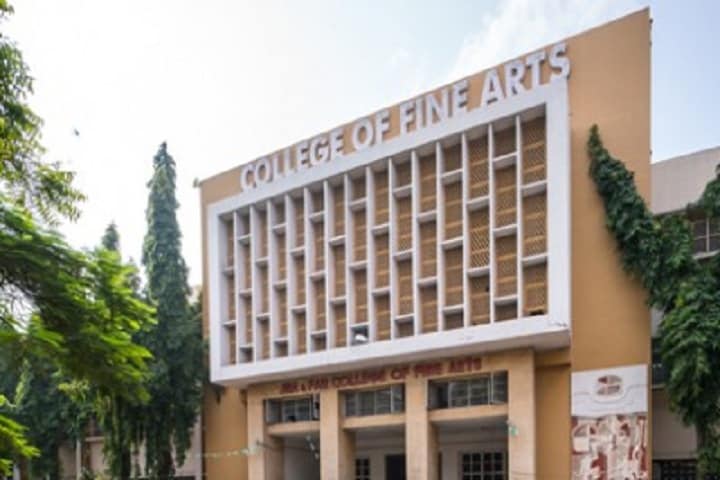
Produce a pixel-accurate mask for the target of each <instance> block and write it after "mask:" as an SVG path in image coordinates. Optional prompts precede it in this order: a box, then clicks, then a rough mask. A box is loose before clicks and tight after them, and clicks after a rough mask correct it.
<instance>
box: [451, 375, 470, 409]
mask: <svg viewBox="0 0 720 480" xmlns="http://www.w3.org/2000/svg"><path fill="white" fill-rule="evenodd" d="M467 404H468V384H467V381H459V382H450V406H451V407H464V406H466V405H467Z"/></svg>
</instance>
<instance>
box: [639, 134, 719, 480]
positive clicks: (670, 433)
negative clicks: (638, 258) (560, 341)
mask: <svg viewBox="0 0 720 480" xmlns="http://www.w3.org/2000/svg"><path fill="white" fill-rule="evenodd" d="M719 167H720V147H716V148H712V149H708V150H702V151H699V152H695V153H691V154H688V155H682V156H679V157H675V158H671V159H668V160H664V161H661V162H656V163H654V164H653V165H652V167H651V178H652V180H651V186H652V197H651V198H652V201H651V207H652V211H653V213H655V214H656V215H668V214H676V213H679V214H683V215H686V207H687V205H688V204H689V203H692V202H695V201H697V199H698V198H700V195H701V194H702V192H703V190H704V189H705V185H707V183H708V182H709V181H710V180H712V179H713V178H715V177H716V176H717V175H718V174H719V173H720V170H719ZM688 220H690V222H691V224H692V230H693V235H694V239H695V244H694V246H695V256H696V257H697V258H699V259H701V260H702V259H705V258H710V257H711V256H713V255H716V254H718V253H720V219H718V218H706V217H705V216H692V214H690V216H689V217H688ZM661 320H662V314H661V313H660V312H657V311H653V312H652V332H653V366H652V386H653V390H652V405H653V437H652V443H653V463H654V472H655V474H656V478H658V479H660V480H674V479H678V478H695V471H696V463H697V462H696V457H697V455H696V450H697V436H696V434H695V430H694V429H693V428H688V427H686V426H684V425H683V424H682V422H681V421H680V419H679V418H678V417H677V416H676V415H675V414H674V413H672V412H671V411H670V405H669V400H668V395H667V391H666V390H665V389H664V386H663V384H664V381H665V370H664V369H663V366H662V363H661V361H660V357H659V354H658V349H657V343H656V342H655V337H656V336H657V332H658V327H659V325H660V321H661Z"/></svg>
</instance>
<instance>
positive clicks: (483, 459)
mask: <svg viewBox="0 0 720 480" xmlns="http://www.w3.org/2000/svg"><path fill="white" fill-rule="evenodd" d="M505 457H506V455H505V452H468V453H463V454H462V455H461V457H460V472H461V474H460V478H461V479H462V480H506V479H507V472H506V468H505Z"/></svg>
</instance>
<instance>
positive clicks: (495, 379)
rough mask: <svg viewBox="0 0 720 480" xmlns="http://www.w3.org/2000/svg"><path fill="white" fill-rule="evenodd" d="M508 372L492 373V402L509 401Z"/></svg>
mask: <svg viewBox="0 0 720 480" xmlns="http://www.w3.org/2000/svg"><path fill="white" fill-rule="evenodd" d="M507 382H508V379H507V372H496V373H493V374H492V403H500V404H502V403H507V398H508V394H507V388H508V385H507Z"/></svg>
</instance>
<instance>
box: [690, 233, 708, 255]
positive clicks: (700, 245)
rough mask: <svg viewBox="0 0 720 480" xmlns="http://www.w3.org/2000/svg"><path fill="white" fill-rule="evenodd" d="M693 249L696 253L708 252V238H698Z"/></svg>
mask: <svg viewBox="0 0 720 480" xmlns="http://www.w3.org/2000/svg"><path fill="white" fill-rule="evenodd" d="M693 249H694V251H695V253H698V252H706V251H707V240H706V239H705V237H701V238H696V239H695V243H694V244H693Z"/></svg>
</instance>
